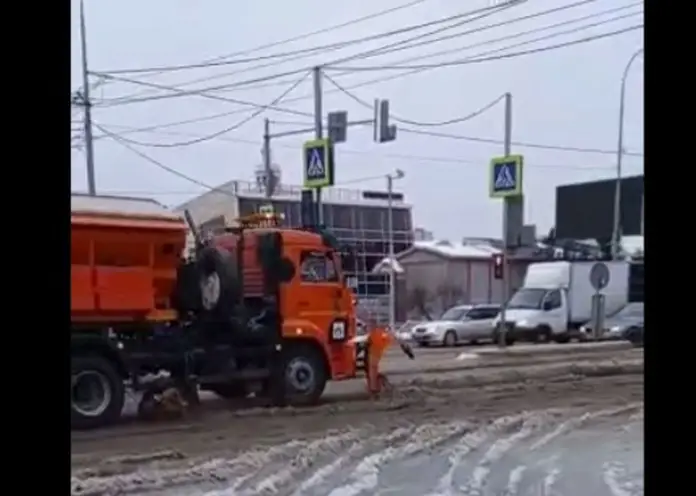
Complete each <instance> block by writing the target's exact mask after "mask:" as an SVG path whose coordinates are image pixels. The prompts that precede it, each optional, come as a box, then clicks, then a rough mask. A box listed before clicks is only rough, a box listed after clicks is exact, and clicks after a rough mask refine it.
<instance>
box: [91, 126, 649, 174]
mask: <svg viewBox="0 0 696 496" xmlns="http://www.w3.org/2000/svg"><path fill="white" fill-rule="evenodd" d="M106 126H107V127H108V128H117V129H121V130H123V131H124V132H128V131H129V130H130V131H139V130H138V129H137V128H132V127H129V126H123V125H119V124H107V125H106ZM147 132H150V133H154V134H162V135H170V136H196V135H195V134H192V133H181V132H172V131H147ZM114 134H116V133H114V132H112V131H110V135H102V136H98V137H99V138H109V137H111V135H114ZM414 134H418V132H416V133H414ZM431 134H436V135H437V137H440V138H442V137H444V138H452V139H458V140H465V141H478V142H482V143H490V144H495V145H499V144H500V143H501V142H500V141H498V140H493V139H488V138H475V137H470V136H459V135H450V134H444V133H427V135H431ZM122 135H123V132H120V133H118V136H119V137H122ZM95 138H96V137H95ZM218 139H219V140H221V141H225V142H229V143H238V144H244V145H250V146H260V145H261V142H260V140H259V141H257V140H250V139H244V138H232V137H229V136H222V137H219V138H218ZM513 143H517V142H513ZM523 144H524V145H532V146H531V148H538V147H539V145H538V144H536V143H523ZM273 146H274V147H280V148H286V149H291V150H297V149H298V146H297V145H290V144H284V143H276V144H274V145H273ZM518 146H521V145H518ZM542 146H543V145H542ZM551 146H552V145H551ZM557 148H558V147H553V148H552V149H557ZM339 151H340V153H346V154H349V155H371V156H375V155H377V156H379V157H380V158H388V159H397V160H410V161H421V162H436V163H448V164H471V165H481V164H486V163H488V160H487V159H481V160H466V159H461V158H449V157H433V156H426V155H412V154H399V153H396V154H395V153H379V154H375V153H374V152H371V151H368V150H354V149H350V148H345V147H344V146H341V147H340V148H339ZM570 151H581V152H602V153H603V152H606V151H607V150H597V149H592V148H576V149H574V150H570ZM613 153H616V152H615V151H614V152H613ZM627 155H629V156H641V155H639V154H636V153H628V154H627ZM525 166H526V167H532V168H546V169H569V170H614V169H615V168H616V167H615V166H614V165H608V166H584V165H583V166H573V165H561V164H539V163H536V162H531V163H530V164H526V165H525Z"/></svg>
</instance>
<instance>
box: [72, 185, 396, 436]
mask: <svg viewBox="0 0 696 496" xmlns="http://www.w3.org/2000/svg"><path fill="white" fill-rule="evenodd" d="M71 218H72V222H71V317H72V318H71V421H72V426H73V428H81V429H84V428H94V427H99V426H104V425H107V424H110V423H113V422H115V421H116V420H117V419H119V418H120V416H121V411H122V409H123V405H124V396H125V391H126V387H127V386H128V387H132V388H134V389H136V390H145V391H148V392H152V391H155V390H156V389H157V388H159V391H161V390H162V389H163V388H167V387H172V386H173V387H177V388H180V389H181V390H182V391H185V392H186V394H188V395H189V397H190V398H193V399H194V400H197V392H198V390H199V389H200V390H209V391H213V392H214V393H216V394H218V395H220V396H223V397H226V398H232V397H245V396H248V395H249V394H250V393H255V395H256V396H264V395H265V396H268V397H270V398H271V399H272V402H273V404H280V405H282V404H293V405H309V404H313V403H316V402H317V401H318V400H319V398H320V396H321V395H322V393H323V391H324V388H325V386H326V383H327V381H329V380H342V379H348V378H353V377H355V376H356V374H357V372H358V371H357V370H356V360H355V344H354V339H353V338H354V336H355V326H356V319H355V311H354V304H353V297H352V294H351V292H350V290H349V289H348V288H347V286H346V284H345V282H344V279H343V275H342V266H341V257H340V255H339V251H338V246H336V243H335V241H334V238H333V237H332V236H330V235H327V234H326V233H324V232H322V231H321V230H318V229H313V228H311V226H309V227H307V228H303V229H287V228H280V227H277V226H278V224H277V218H275V217H274V215H273V214H269V213H264V214H258V215H254V216H251V217H249V218H246V219H241V220H240V223H239V227H236V228H232V229H227V230H226V232H225V233H223V234H219V235H215V236H213V237H210V238H209V239H206V240H203V239H201V236H200V235H199V234H198V233H197V232H196V229H195V227H194V226H193V222H192V221H191V219H190V218H189V217H188V215H187V216H185V218H182V217H181V216H179V215H176V214H174V213H172V212H170V211H168V210H167V209H165V208H164V207H162V206H160V205H159V204H157V203H155V202H153V201H150V200H143V199H132V198H121V197H104V196H97V197H90V196H86V195H73V196H72V215H71ZM187 221H188V222H187ZM191 233H193V236H194V238H195V250H194V253H193V256H191V257H186V258H184V256H183V253H184V251H185V247H186V245H187V236H190V234H191ZM383 346H386V344H385V345H383ZM372 356H374V357H375V358H380V357H381V356H382V351H378V350H375V352H374V353H372ZM367 369H369V370H370V371H372V381H371V382H370V387H371V388H372V389H373V390H376V388H378V387H379V385H378V384H376V382H375V381H376V380H377V378H376V375H377V368H376V364H375V363H373V364H372V366H371V367H367ZM162 372H166V373H165V374H162ZM158 374H159V376H160V377H164V378H163V379H162V380H160V381H154V382H153V381H150V382H146V381H144V380H143V377H147V376H150V377H152V376H153V375H158ZM377 382H380V381H377Z"/></svg>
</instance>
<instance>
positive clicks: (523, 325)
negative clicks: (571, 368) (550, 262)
mask: <svg viewBox="0 0 696 496" xmlns="http://www.w3.org/2000/svg"><path fill="white" fill-rule="evenodd" d="M505 320H506V322H507V323H508V326H512V327H513V329H514V332H513V334H514V336H515V339H516V340H524V341H550V340H556V341H565V340H566V337H567V331H568V298H567V293H566V290H565V289H564V288H554V287H549V288H543V287H522V288H520V289H519V290H518V291H517V292H515V294H514V295H513V296H512V298H510V301H509V302H508V305H507V311H506V312H505ZM499 322H500V317H498V318H497V319H496V321H495V324H494V325H497V324H498V323H499Z"/></svg>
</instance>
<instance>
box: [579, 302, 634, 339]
mask: <svg viewBox="0 0 696 496" xmlns="http://www.w3.org/2000/svg"><path fill="white" fill-rule="evenodd" d="M580 332H581V335H582V336H583V338H585V339H587V340H591V339H594V334H593V332H592V323H591V322H588V323H587V324H585V325H583V326H582V327H581V328H580ZM638 334H640V340H641V341H642V336H643V303H629V304H628V305H626V306H625V307H623V308H622V309H621V310H619V311H618V312H617V313H615V314H614V315H612V316H611V317H608V318H607V319H605V321H604V330H603V332H602V333H601V334H600V336H599V339H601V340H620V339H627V340H628V341H631V339H630V338H633V339H637V337H638Z"/></svg>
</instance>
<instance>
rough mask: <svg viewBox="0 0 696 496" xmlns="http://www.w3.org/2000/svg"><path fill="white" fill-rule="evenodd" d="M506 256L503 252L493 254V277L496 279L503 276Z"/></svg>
mask: <svg viewBox="0 0 696 496" xmlns="http://www.w3.org/2000/svg"><path fill="white" fill-rule="evenodd" d="M504 260H505V259H504V258H503V254H502V253H496V254H495V255H493V277H494V278H496V279H502V278H503V264H504Z"/></svg>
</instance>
